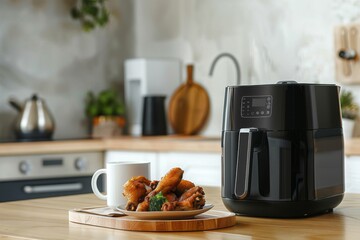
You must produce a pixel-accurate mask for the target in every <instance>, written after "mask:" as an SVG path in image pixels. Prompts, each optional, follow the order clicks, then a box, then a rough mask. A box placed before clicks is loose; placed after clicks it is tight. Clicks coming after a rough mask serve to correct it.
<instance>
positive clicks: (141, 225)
mask: <svg viewBox="0 0 360 240" xmlns="http://www.w3.org/2000/svg"><path fill="white" fill-rule="evenodd" d="M69 221H70V222H75V223H81V224H86V225H92V226H98V227H105V228H114V229H120V230H128V231H151V232H174V231H175V232H180V231H204V230H210V229H218V228H225V227H231V226H234V225H235V224H236V217H235V214H234V213H230V212H222V211H214V210H210V211H208V212H206V213H203V214H200V215H197V216H195V217H194V218H191V219H182V220H144V219H137V218H134V217H130V216H123V217H109V216H100V215H95V214H89V213H84V212H76V211H74V210H71V211H69Z"/></svg>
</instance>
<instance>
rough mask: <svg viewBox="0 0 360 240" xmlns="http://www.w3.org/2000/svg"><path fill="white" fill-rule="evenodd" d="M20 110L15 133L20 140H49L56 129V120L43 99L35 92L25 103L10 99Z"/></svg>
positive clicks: (12, 104) (11, 103)
mask: <svg viewBox="0 0 360 240" xmlns="http://www.w3.org/2000/svg"><path fill="white" fill-rule="evenodd" d="M9 103H10V105H11V106H13V107H14V108H15V109H16V110H18V111H19V114H18V116H17V118H16V121H15V129H14V130H15V135H16V138H17V139H19V140H29V141H30V140H48V139H51V137H52V135H53V133H54V130H55V121H54V118H53V117H52V115H51V113H50V111H49V109H48V108H47V106H46V103H45V101H44V100H43V99H41V98H39V97H38V96H37V95H36V94H34V95H33V96H32V97H31V98H30V99H27V100H26V101H25V103H24V104H21V103H19V102H18V101H17V100H16V99H13V98H11V99H10V100H9Z"/></svg>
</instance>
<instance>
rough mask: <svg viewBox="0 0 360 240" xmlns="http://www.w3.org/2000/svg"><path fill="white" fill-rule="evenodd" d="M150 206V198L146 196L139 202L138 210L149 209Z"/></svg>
mask: <svg viewBox="0 0 360 240" xmlns="http://www.w3.org/2000/svg"><path fill="white" fill-rule="evenodd" d="M149 206H150V198H149V197H145V199H144V201H142V202H141V203H139V205H137V208H136V211H138V212H144V211H149ZM132 211H134V210H132Z"/></svg>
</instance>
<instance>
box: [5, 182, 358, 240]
mask: <svg viewBox="0 0 360 240" xmlns="http://www.w3.org/2000/svg"><path fill="white" fill-rule="evenodd" d="M205 192H206V198H207V202H209V203H213V204H214V205H215V207H214V208H215V209H217V210H225V207H224V206H223V204H222V202H221V199H220V197H219V196H220V189H219V188H208V187H207V188H205ZM99 205H100V206H101V205H104V202H103V201H101V200H99V199H97V198H96V197H95V196H94V195H93V194H83V195H74V196H66V197H55V198H44V199H33V200H25V201H15V202H7V203H0V239H24V238H26V239H28V238H31V239H123V240H124V239H135V240H136V239H139V240H140V239H141V240H143V239H164V240H165V239H166V240H167V239H182V240H187V239H264V238H266V239H359V236H360V228H359V226H360V194H346V195H345V198H344V200H343V202H342V203H341V204H340V205H339V207H337V208H335V209H334V212H333V213H329V214H324V215H320V216H316V217H310V218H301V219H269V218H251V217H239V216H238V217H236V218H237V224H236V225H235V226H234V227H230V228H224V229H219V230H211V231H203V232H182V233H181V234H179V233H165V232H157V233H154V232H131V231H121V230H114V229H106V228H100V227H93V226H86V225H81V224H76V223H69V222H68V210H70V209H74V208H81V207H90V206H99Z"/></svg>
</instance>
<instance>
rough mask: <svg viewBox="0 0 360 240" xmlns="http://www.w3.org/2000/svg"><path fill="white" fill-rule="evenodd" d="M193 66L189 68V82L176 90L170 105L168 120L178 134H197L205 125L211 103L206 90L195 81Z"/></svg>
mask: <svg viewBox="0 0 360 240" xmlns="http://www.w3.org/2000/svg"><path fill="white" fill-rule="evenodd" d="M193 70H194V66H193V65H188V66H187V78H186V79H187V80H186V83H185V84H183V85H181V86H180V87H179V88H178V89H176V90H175V92H174V94H173V95H172V97H171V99H170V103H169V109H168V118H169V122H170V125H171V127H172V128H173V129H174V132H175V133H177V134H184V135H192V134H196V133H197V132H199V131H200V130H201V128H202V127H203V126H204V125H205V123H206V120H207V118H208V115H209V108H210V101H209V96H208V94H207V92H206V90H205V89H204V88H203V87H202V86H201V85H199V84H197V83H195V82H194V80H193Z"/></svg>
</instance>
